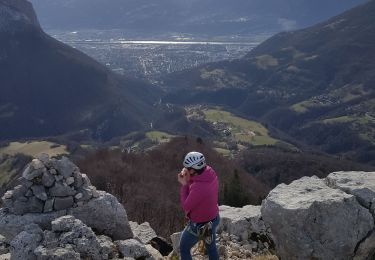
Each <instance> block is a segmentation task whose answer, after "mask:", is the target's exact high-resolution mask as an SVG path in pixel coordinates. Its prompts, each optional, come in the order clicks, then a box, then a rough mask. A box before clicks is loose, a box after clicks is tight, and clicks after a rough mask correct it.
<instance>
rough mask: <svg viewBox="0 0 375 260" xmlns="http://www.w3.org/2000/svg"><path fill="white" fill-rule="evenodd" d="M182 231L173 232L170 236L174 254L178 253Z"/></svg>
mask: <svg viewBox="0 0 375 260" xmlns="http://www.w3.org/2000/svg"><path fill="white" fill-rule="evenodd" d="M181 235H182V232H177V233H173V234H172V235H171V236H170V238H171V241H172V246H173V252H174V253H176V254H179V253H180V239H181Z"/></svg>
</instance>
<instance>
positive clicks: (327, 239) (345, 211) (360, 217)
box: [261, 177, 374, 260]
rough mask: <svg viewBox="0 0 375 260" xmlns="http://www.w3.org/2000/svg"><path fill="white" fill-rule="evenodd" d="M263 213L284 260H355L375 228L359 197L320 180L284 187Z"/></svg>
mask: <svg viewBox="0 0 375 260" xmlns="http://www.w3.org/2000/svg"><path fill="white" fill-rule="evenodd" d="M261 212H262V217H263V220H264V222H265V224H266V225H268V226H269V227H270V228H271V232H272V235H273V238H274V241H275V243H276V249H277V252H278V254H279V255H280V256H281V258H282V259H327V260H328V259H352V258H353V257H354V256H355V250H356V248H357V247H358V246H359V244H360V243H361V242H362V240H364V239H365V238H366V237H367V236H368V235H369V234H371V232H372V230H373V228H374V219H373V217H372V215H371V214H370V212H369V210H368V209H366V208H365V207H363V206H361V205H360V204H359V203H358V201H357V199H356V197H355V196H353V195H351V194H348V193H346V192H343V191H342V190H340V189H333V188H330V187H328V186H327V184H326V181H325V180H322V179H319V178H317V177H303V178H301V179H299V180H297V181H294V182H292V183H291V184H290V185H285V184H280V185H279V186H277V187H276V188H275V189H274V190H272V191H271V192H270V194H269V195H268V197H267V198H266V199H265V200H264V201H263V203H262V208H261Z"/></svg>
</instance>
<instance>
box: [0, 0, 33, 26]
mask: <svg viewBox="0 0 375 260" xmlns="http://www.w3.org/2000/svg"><path fill="white" fill-rule="evenodd" d="M29 26H30V27H33V28H38V29H40V25H39V22H38V19H37V17H36V14H35V12H34V9H33V7H32V4H31V3H30V2H28V1H26V0H0V32H2V31H5V32H9V31H14V30H23V29H25V28H26V27H29Z"/></svg>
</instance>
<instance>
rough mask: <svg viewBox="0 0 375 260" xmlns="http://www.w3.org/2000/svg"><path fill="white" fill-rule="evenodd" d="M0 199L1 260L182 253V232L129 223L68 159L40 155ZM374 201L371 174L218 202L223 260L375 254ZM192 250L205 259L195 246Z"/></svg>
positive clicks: (337, 176) (307, 180)
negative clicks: (257, 201)
mask: <svg viewBox="0 0 375 260" xmlns="http://www.w3.org/2000/svg"><path fill="white" fill-rule="evenodd" d="M2 203H3V205H4V208H1V209H0V233H1V234H0V260H5V259H10V258H11V259H16V260H17V259H19V260H21V259H22V260H28V259H30V260H34V259H43V260H49V259H51V260H52V259H55V260H58V259H61V260H63V259H64V260H65V259H93V260H96V259H98V260H101V259H128V260H130V259H147V260H151V259H157V260H159V259H160V260H163V259H172V260H174V259H178V251H179V249H178V244H179V238H180V234H181V233H175V234H173V235H171V237H170V239H171V241H172V245H171V244H169V243H168V241H167V240H165V239H164V238H161V237H158V236H157V234H156V233H155V231H154V230H153V229H152V227H151V226H150V225H149V224H148V223H147V222H145V223H142V224H138V223H136V222H131V221H128V218H127V215H126V210H125V209H124V208H123V206H122V205H121V204H120V203H119V202H118V201H117V199H116V198H115V197H114V196H112V195H111V194H108V193H105V192H103V191H97V190H96V188H95V187H94V186H92V185H91V183H90V180H89V178H88V177H87V176H86V175H85V174H83V173H81V172H80V170H79V169H78V167H77V166H75V165H74V164H73V163H72V162H71V161H70V160H68V159H67V158H62V159H59V160H58V159H54V158H52V159H51V158H49V157H48V156H46V155H42V156H40V157H39V158H37V159H34V160H33V161H32V162H31V163H30V164H29V165H28V166H27V167H26V169H25V171H24V172H23V175H22V178H21V179H20V180H19V185H18V186H16V187H15V188H14V189H13V190H9V191H7V192H6V193H5V195H4V196H3V198H2ZM374 205H375V173H374V172H336V173H332V174H330V175H329V176H328V177H327V178H325V179H319V178H317V177H304V178H302V179H300V180H296V181H294V182H292V183H291V184H290V185H285V184H281V185H279V186H277V187H276V188H275V189H274V190H272V191H271V192H270V194H269V195H268V197H267V198H266V199H265V200H264V201H263V204H262V206H251V205H248V206H245V207H243V208H233V207H229V206H220V216H221V222H220V225H219V227H218V230H217V233H218V234H217V241H216V243H217V245H218V250H219V254H220V259H258V260H275V259H278V257H277V256H280V257H281V258H282V259H327V260H328V259H356V260H362V259H363V260H371V259H374V257H375V229H374V217H375V206H374ZM192 253H193V256H194V259H196V260H200V259H207V256H204V254H202V253H201V250H200V248H199V246H196V247H195V248H193V250H192ZM276 255H277V256H276Z"/></svg>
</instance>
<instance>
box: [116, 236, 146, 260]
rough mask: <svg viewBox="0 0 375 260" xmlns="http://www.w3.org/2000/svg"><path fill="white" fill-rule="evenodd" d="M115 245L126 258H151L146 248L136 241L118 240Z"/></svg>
mask: <svg viewBox="0 0 375 260" xmlns="http://www.w3.org/2000/svg"><path fill="white" fill-rule="evenodd" d="M115 243H116V245H117V246H118V249H119V251H120V253H121V254H122V255H123V256H124V257H133V258H136V259H137V258H141V257H143V258H145V257H148V256H150V253H149V252H148V251H147V249H146V248H145V246H144V245H143V244H142V243H141V242H139V241H138V240H136V239H127V240H117V241H115Z"/></svg>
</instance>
